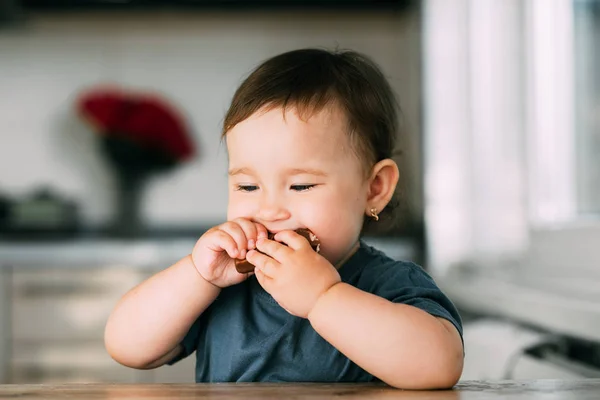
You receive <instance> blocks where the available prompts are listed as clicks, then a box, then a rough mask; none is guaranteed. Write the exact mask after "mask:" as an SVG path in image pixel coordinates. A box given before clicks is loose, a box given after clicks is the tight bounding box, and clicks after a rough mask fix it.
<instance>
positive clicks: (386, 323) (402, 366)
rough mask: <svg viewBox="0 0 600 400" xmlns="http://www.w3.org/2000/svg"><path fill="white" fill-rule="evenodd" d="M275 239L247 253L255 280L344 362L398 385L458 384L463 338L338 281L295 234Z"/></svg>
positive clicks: (440, 322)
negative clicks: (334, 350) (343, 355)
mask: <svg viewBox="0 0 600 400" xmlns="http://www.w3.org/2000/svg"><path fill="white" fill-rule="evenodd" d="M274 239H275V240H261V241H258V242H257V249H258V250H260V252H258V251H251V252H249V253H248V256H247V258H248V260H249V261H250V262H252V264H254V265H256V270H255V272H256V278H257V279H258V281H259V283H260V284H261V285H262V287H263V288H264V289H265V290H266V291H267V292H269V293H270V294H271V295H272V296H273V298H274V299H275V300H276V301H277V302H278V303H279V304H280V305H281V306H282V307H283V308H284V309H286V310H288V312H290V313H291V314H293V315H296V316H299V317H303V318H308V320H309V321H310V323H311V324H312V326H313V327H314V329H315V330H316V331H317V332H318V333H319V334H320V335H321V336H322V337H323V338H324V339H325V340H327V341H328V342H329V343H331V344H332V345H333V346H334V347H336V348H337V349H338V350H339V351H341V352H342V353H344V354H345V355H346V356H347V357H348V358H349V359H350V360H352V361H353V362H354V363H356V364H357V365H359V366H360V367H362V368H363V369H364V370H366V371H368V372H370V373H371V374H372V375H374V376H376V377H377V378H379V379H381V380H382V381H384V382H386V383H387V384H389V385H391V386H395V387H398V388H403V389H433V388H449V387H451V386H453V385H454V384H455V383H456V382H457V381H458V379H459V378H460V375H461V373H462V366H463V350H462V341H461V338H460V335H459V333H458V331H457V330H456V328H454V326H453V325H452V324H451V323H450V322H448V321H446V320H444V319H440V318H436V317H434V316H432V315H430V314H428V313H427V312H425V311H423V310H421V309H419V308H417V307H414V306H410V305H407V304H403V303H394V302H392V301H390V300H387V299H385V298H383V297H380V296H377V295H374V294H371V293H367V292H365V291H362V290H360V289H358V288H355V287H353V286H351V285H348V284H346V283H342V282H341V277H340V275H339V273H338V271H337V270H336V269H335V267H334V266H333V265H331V264H330V263H329V261H327V260H326V259H325V258H323V257H321V256H320V255H319V254H317V253H315V252H314V251H313V250H312V248H311V247H310V244H309V243H308V242H307V241H306V239H304V238H302V237H301V236H299V235H297V234H295V233H294V232H291V231H282V232H279V233H277V235H275V238H274ZM278 240H279V241H282V242H283V243H286V244H287V245H288V246H284V245H283V244H281V243H278V242H277V241H278Z"/></svg>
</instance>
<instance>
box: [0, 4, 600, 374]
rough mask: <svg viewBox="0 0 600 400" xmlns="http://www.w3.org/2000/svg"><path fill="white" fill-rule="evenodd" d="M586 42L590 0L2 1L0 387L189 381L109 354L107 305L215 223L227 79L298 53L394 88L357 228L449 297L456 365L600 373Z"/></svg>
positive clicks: (590, 69)
mask: <svg viewBox="0 0 600 400" xmlns="http://www.w3.org/2000/svg"><path fill="white" fill-rule="evenodd" d="M599 36H600V0H423V1H418V0H397V1H384V0H381V1H376V0H370V1H369V0H355V1H351V0H339V1H301V0H297V1H292V0H290V1H258V0H247V1H234V0H187V1H183V0H182V1H166V0H154V1H152V0H130V1H127V0H124V1H110V0H46V1H28V0H0V94H1V95H0V382H2V383H41V382H55V383H56V382H193V377H194V373H193V369H194V357H189V358H188V360H185V361H184V362H181V363H179V364H177V365H176V366H173V367H162V368H159V369H157V370H153V371H135V370H131V369H127V368H125V367H121V366H119V365H118V364H116V363H115V362H114V361H112V360H111V359H110V357H109V356H108V355H107V354H106V352H105V350H104V346H103V342H102V335H103V328H104V324H105V322H106V318H107V316H108V314H109V312H110V311H111V309H112V307H113V306H114V305H115V303H116V301H117V300H118V298H119V297H120V296H121V295H123V294H124V293H125V292H126V291H127V290H128V289H130V288H131V287H132V286H134V285H135V284H137V283H138V282H140V281H141V280H143V279H145V278H146V277H148V276H150V275H151V274H153V273H155V272H156V271H158V270H160V269H162V268H165V267H167V266H169V265H170V264H171V263H173V262H174V261H176V260H177V259H179V258H181V257H183V256H184V255H186V254H188V253H189V252H190V251H191V248H192V246H193V244H194V243H195V241H196V239H197V238H198V237H199V236H200V235H201V234H202V233H203V232H204V230H205V229H207V228H208V227H210V226H213V225H215V224H217V223H219V222H221V221H222V220H223V219H224V218H225V210H226V194H227V190H226V189H227V188H226V184H227V176H226V161H227V159H226V152H225V148H224V145H223V144H222V143H221V142H220V128H221V127H220V125H221V123H222V120H223V116H224V113H225V111H226V109H227V106H228V103H229V101H230V99H231V97H232V95H233V91H234V90H235V88H236V87H237V85H238V84H239V83H240V82H241V80H242V79H243V78H244V77H245V76H246V75H247V74H248V73H249V71H250V70H251V69H252V68H253V67H255V66H256V65H257V64H258V63H259V62H261V61H262V60H264V59H265V58H267V57H270V56H273V55H275V54H278V53H281V52H284V51H287V50H292V49H296V48H301V47H315V46H316V47H326V48H351V49H355V50H358V51H361V52H364V53H366V54H368V55H369V56H371V57H372V58H373V59H374V60H375V61H376V62H378V63H379V64H380V66H381V67H382V68H383V70H384V72H385V74H386V75H387V76H388V78H389V80H390V82H391V84H392V86H393V88H394V90H395V91H396V92H397V94H398V96H399V98H400V102H401V106H402V109H403V129H402V132H401V133H400V147H401V148H400V150H401V153H399V155H398V162H399V164H400V167H401V171H402V179H401V184H402V187H401V193H402V200H403V201H402V207H401V211H402V212H401V215H400V216H399V219H398V224H397V226H395V227H393V228H391V229H388V230H387V231H384V230H381V231H379V232H375V233H373V234H371V235H369V236H368V237H366V238H365V240H366V241H367V242H369V243H371V244H373V245H374V246H376V247H379V248H381V249H383V250H385V251H387V252H388V254H389V255H391V256H392V257H395V258H398V259H407V260H413V261H416V262H418V263H420V264H421V265H423V266H424V268H425V269H426V270H427V271H428V272H429V273H430V274H431V275H433V276H434V278H435V279H436V281H437V282H438V284H439V285H440V286H441V287H442V288H443V290H444V291H445V292H446V293H447V294H448V295H449V296H450V297H451V299H452V300H453V301H454V302H455V304H456V305H457V306H458V307H459V309H460V310H461V312H462V315H463V318H464V324H465V334H464V339H465V346H466V358H465V362H466V364H465V370H464V374H463V379H511V378H514V379H520V378H581V377H599V376H600V220H599V219H598V215H599V214H600V133H599V132H600V68H599V67H600V48H598V45H597V43H598V39H599V38H600V37H599ZM597 113H598V114H597ZM123 135H125V136H123ZM129 139H131V140H129ZM128 140H129V141H128ZM127 143H137V145H134V146H131V145H127ZM128 146H129V147H128ZM224 334H226V333H224Z"/></svg>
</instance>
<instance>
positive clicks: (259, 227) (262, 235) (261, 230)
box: [254, 222, 269, 240]
mask: <svg viewBox="0 0 600 400" xmlns="http://www.w3.org/2000/svg"><path fill="white" fill-rule="evenodd" d="M254 225H256V232H257V233H256V239H257V240H258V239H266V238H268V237H269V231H267V228H266V227H265V226H264V225H263V224H259V223H258V222H255V223H254Z"/></svg>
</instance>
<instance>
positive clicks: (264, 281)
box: [254, 270, 273, 294]
mask: <svg viewBox="0 0 600 400" xmlns="http://www.w3.org/2000/svg"><path fill="white" fill-rule="evenodd" d="M254 275H256V280H257V281H258V283H259V284H260V286H262V288H263V289H265V291H266V292H267V293H269V294H271V286H272V283H273V279H272V278H270V277H268V276H267V275H265V274H264V273H263V272H262V271H260V270H255V272H254Z"/></svg>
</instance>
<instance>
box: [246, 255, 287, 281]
mask: <svg viewBox="0 0 600 400" xmlns="http://www.w3.org/2000/svg"><path fill="white" fill-rule="evenodd" d="M246 259H247V260H248V261H250V262H251V263H252V265H254V271H255V272H256V273H258V272H261V273H262V274H264V275H266V276H268V277H269V278H274V277H275V275H276V274H277V270H278V269H279V267H280V264H279V263H278V262H277V261H275V260H274V259H272V258H271V257H269V256H267V255H265V254H262V253H260V252H258V251H256V250H250V251H249V252H248V254H247V255H246Z"/></svg>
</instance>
